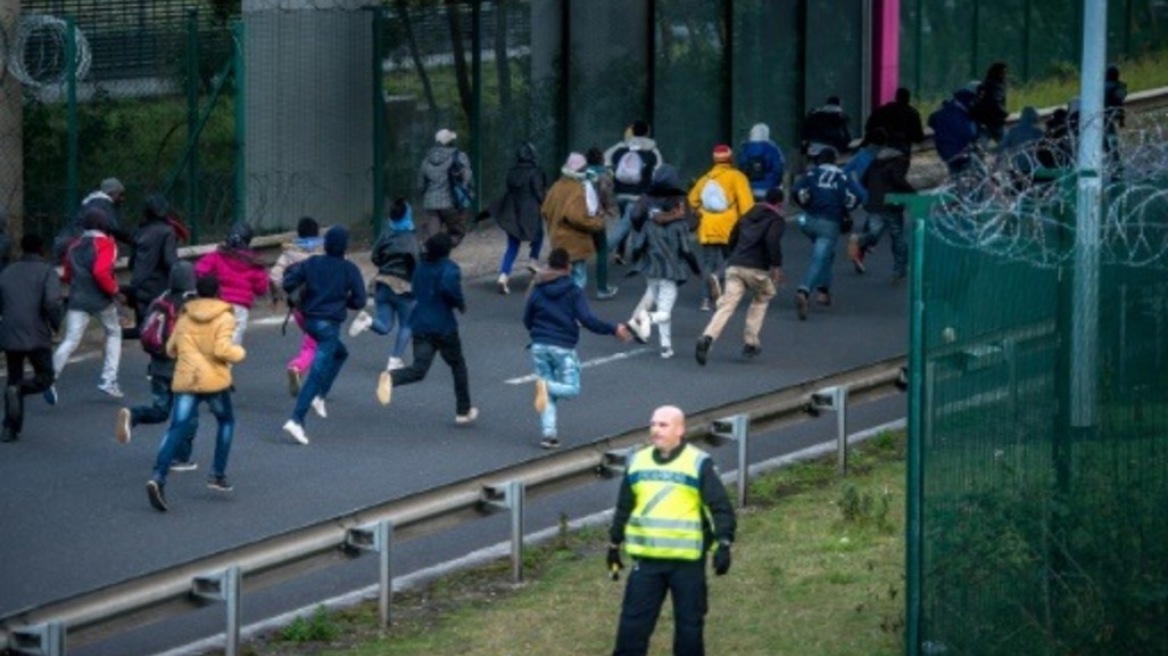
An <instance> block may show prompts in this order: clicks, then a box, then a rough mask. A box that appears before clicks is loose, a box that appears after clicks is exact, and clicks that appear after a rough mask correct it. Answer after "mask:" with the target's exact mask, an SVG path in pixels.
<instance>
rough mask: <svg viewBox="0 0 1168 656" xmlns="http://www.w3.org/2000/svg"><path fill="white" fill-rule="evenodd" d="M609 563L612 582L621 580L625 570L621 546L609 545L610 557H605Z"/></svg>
mask: <svg viewBox="0 0 1168 656" xmlns="http://www.w3.org/2000/svg"><path fill="white" fill-rule="evenodd" d="M605 561H606V562H607V563H608V571H609V572H611V573H612V580H613V581H615V580H617V579H619V578H620V571H621V570H622V569H624V568H625V564H624V563H623V562H622V561H621V556H620V545H619V544H618V545H611V544H610V545H608V555H607V556H606V557H605Z"/></svg>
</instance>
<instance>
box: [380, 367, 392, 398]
mask: <svg viewBox="0 0 1168 656" xmlns="http://www.w3.org/2000/svg"><path fill="white" fill-rule="evenodd" d="M392 397H393V376H392V375H390V373H389V372H388V371H383V372H381V376H379V377H378V378H377V402H378V403H380V404H381V405H389V401H390V399H391V398H392Z"/></svg>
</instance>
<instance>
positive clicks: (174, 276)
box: [169, 260, 195, 294]
mask: <svg viewBox="0 0 1168 656" xmlns="http://www.w3.org/2000/svg"><path fill="white" fill-rule="evenodd" d="M169 281H170V291H172V292H175V293H179V294H184V293H186V292H191V291H194V290H195V265H193V264H191V263H190V262H188V261H186V260H179V261H178V262H175V263H174V266H172V267H170V276H169Z"/></svg>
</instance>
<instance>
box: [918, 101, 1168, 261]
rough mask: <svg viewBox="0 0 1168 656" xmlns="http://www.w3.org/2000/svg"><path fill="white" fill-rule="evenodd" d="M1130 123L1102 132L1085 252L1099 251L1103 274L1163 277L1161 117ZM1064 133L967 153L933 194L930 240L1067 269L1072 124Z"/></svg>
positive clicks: (1165, 145)
mask: <svg viewBox="0 0 1168 656" xmlns="http://www.w3.org/2000/svg"><path fill="white" fill-rule="evenodd" d="M1093 120H1100V121H1102V120H1103V119H1102V117H1099V118H1096V119H1093ZM1137 123H1138V125H1136V126H1134V127H1131V128H1128V129H1120V130H1112V131H1111V132H1108V131H1107V130H1104V139H1105V141H1106V144H1107V147H1106V148H1105V152H1104V156H1103V166H1102V169H1101V171H1100V175H1101V177H1102V180H1103V189H1102V194H1101V199H1102V212H1101V215H1100V225H1099V232H1098V240H1097V242H1096V241H1094V240H1091V243H1098V244H1099V252H1100V260H1101V262H1102V263H1104V264H1116V265H1124V266H1131V267H1156V268H1168V134H1166V131H1168V130H1166V126H1168V114H1164V113H1158V114H1149V115H1144V116H1143V117H1141V118H1140V119H1139V120H1138V122H1137ZM1069 127H1070V129H1069V130H1068V131H1067V132H1066V133H1065V134H1064V135H1061V136H1056V137H1053V138H1052V137H1049V136H1048V137H1044V138H1042V139H1039V140H1037V141H1034V142H1031V143H1029V144H1027V145H1025V146H1022V147H1020V148H1018V149H1015V150H1012V151H1009V152H996V153H984V152H977V153H975V154H974V156H973V157H972V161H971V163H970V166H969V167H968V168H967V169H966V170H965V171H963V172H961V173H959V174H957V175H955V176H952V177H951V178H950V180H949V181H948V182H947V183H945V184H943V185H942V186H941V187H940V188H939V189H937V190H936V193H937V194H938V195H939V196H940V199H941V200H940V201H939V202H938V203H937V204H936V205H934V206H933V210H932V213H931V215H930V217H929V220H930V223H931V227H932V232H933V234H934V235H935V236H936V237H937V238H939V239H941V240H942V241H944V242H946V243H948V244H950V245H952V246H956V247H960V248H969V249H976V250H978V251H981V252H987V253H992V254H996V255H999V256H1001V257H1004V258H1007V259H1011V260H1020V261H1025V262H1027V263H1030V264H1032V265H1035V266H1039V267H1055V266H1061V265H1063V264H1066V263H1068V262H1069V261H1070V260H1071V259H1072V258H1074V257H1075V244H1076V236H1077V234H1076V233H1077V228H1076V205H1077V202H1076V195H1077V187H1076V182H1075V180H1076V177H1075V175H1076V173H1075V168H1074V167H1075V164H1076V161H1075V154H1076V152H1077V147H1078V145H1077V143H1076V136H1075V135H1076V134H1077V126H1076V125H1074V116H1073V115H1072V117H1071V123H1070V125H1069Z"/></svg>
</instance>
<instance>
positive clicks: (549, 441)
mask: <svg viewBox="0 0 1168 656" xmlns="http://www.w3.org/2000/svg"><path fill="white" fill-rule="evenodd" d="M539 448H541V449H558V448H560V441H559V440H558V439H556V438H554V437H545V438H543V439H542V440H540V441H539Z"/></svg>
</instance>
